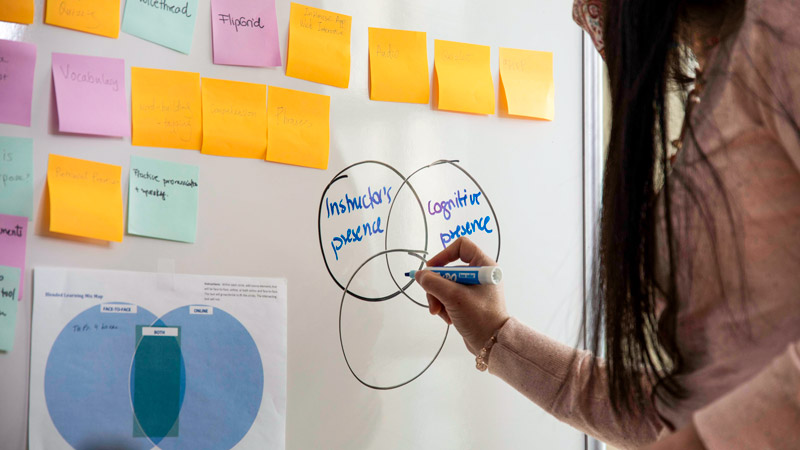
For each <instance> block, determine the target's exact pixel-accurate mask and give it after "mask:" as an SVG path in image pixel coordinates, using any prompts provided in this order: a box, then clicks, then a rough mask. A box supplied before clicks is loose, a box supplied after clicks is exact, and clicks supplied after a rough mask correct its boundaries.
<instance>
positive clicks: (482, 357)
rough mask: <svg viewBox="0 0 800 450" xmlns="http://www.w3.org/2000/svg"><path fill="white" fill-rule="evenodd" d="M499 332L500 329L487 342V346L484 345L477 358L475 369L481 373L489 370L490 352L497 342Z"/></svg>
mask: <svg viewBox="0 0 800 450" xmlns="http://www.w3.org/2000/svg"><path fill="white" fill-rule="evenodd" d="M499 332H500V330H499V329H498V330H497V331H495V332H494V334H493V335H492V337H491V338H489V340H488V341H487V342H486V345H484V346H483V348H482V349H481V351H479V352H478V354H477V355H476V356H475V368H476V369H478V370H480V371H481V372H486V369H488V368H489V350H491V349H492V346H494V344H495V343H496V342H497V333H499Z"/></svg>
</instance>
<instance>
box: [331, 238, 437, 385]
mask: <svg viewBox="0 0 800 450" xmlns="http://www.w3.org/2000/svg"><path fill="white" fill-rule="evenodd" d="M391 253H406V254H408V255H411V256H415V257H417V258H419V259H420V261H421V262H422V263H423V264H424V263H425V259H424V258H423V257H422V256H421V255H424V254H425V252H424V251H420V250H408V249H392V250H384V251H381V252H378V253H376V254H374V255H372V256H371V257H370V258H368V259H367V260H366V261H364V262H363V263H362V264H361V265H360V266H358V268H357V269H356V270H355V272H354V273H353V275H352V276H351V277H350V280H349V281H348V282H347V285H346V286H345V287H344V292H342V300H341V303H340V304H339V345H340V346H341V348H342V355H343V356H344V361H345V364H347V368H348V369H349V370H350V373H351V374H353V376H354V377H355V378H356V380H358V382H359V383H361V384H363V385H364V386H366V387H368V388H371V389H376V390H390V389H396V388H399V387H401V386H405V385H406V384H408V383H411V382H412V381H414V380H416V379H417V378H419V377H420V376H421V375H422V374H423V373H425V371H427V370H428V368H430V367H431V365H433V362H434V361H436V358H438V357H439V354H440V353H441V352H442V348H444V344H445V342H447V335H448V334H449V333H450V325H446V328H445V332H444V337H443V338H442V343H441V344H440V345H439V348H438V349H437V350H436V354H435V355H434V356H433V358H432V359H431V360H430V362H429V363H428V364H427V365H426V366H425V367H424V368H423V369H422V370H421V371H420V372H419V373H417V374H416V375H414V376H413V377H411V378H409V379H408V380H405V381H403V382H401V383H397V384H393V385H388V386H378V385H375V384H371V383H368V382H366V381H364V380H363V379H361V377H359V376H358V374H356V372H355V370H354V369H353V367H352V366H351V364H350V360H348V359H347V351H346V350H345V348H344V340H343V339H342V310H343V309H344V300H345V298H346V297H347V294H348V292H349V291H348V289H349V286H350V283H352V281H353V279H354V278H355V277H356V275H357V274H358V272H359V271H360V270H361V269H362V268H363V267H364V266H366V265H367V264H368V263H369V262H370V261H372V260H373V259H375V258H378V257H380V256H386V255H388V254H391ZM350 295H352V294H350ZM353 297H355V295H353ZM415 303H416V302H415ZM420 306H425V305H420ZM425 307H427V306H425ZM420 314H425V311H420Z"/></svg>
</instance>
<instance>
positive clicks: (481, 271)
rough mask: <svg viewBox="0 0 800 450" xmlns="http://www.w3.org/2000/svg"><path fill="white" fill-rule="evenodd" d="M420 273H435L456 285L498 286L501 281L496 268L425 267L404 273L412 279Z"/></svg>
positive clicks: (499, 271)
mask: <svg viewBox="0 0 800 450" xmlns="http://www.w3.org/2000/svg"><path fill="white" fill-rule="evenodd" d="M420 271H423V272H424V271H429V272H434V273H437V274H439V275H440V276H441V277H442V278H445V279H447V280H450V281H455V282H456V283H458V284H498V283H500V281H502V280H503V271H502V270H501V269H500V268H499V267H497V266H484V267H480V266H452V267H426V268H424V269H421V270H412V271H410V272H406V276H407V277H410V278H414V275H416V273H417V272H420Z"/></svg>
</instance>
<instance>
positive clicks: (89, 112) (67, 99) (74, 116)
mask: <svg viewBox="0 0 800 450" xmlns="http://www.w3.org/2000/svg"><path fill="white" fill-rule="evenodd" d="M53 83H54V84H55V88H56V89H55V90H56V107H57V108H56V109H57V110H58V129H59V131H62V132H67V133H82V134H97V135H102V136H130V120H129V119H128V106H127V102H126V99H125V97H126V94H125V61H123V60H121V59H117V58H102V57H99V56H84V55H71V54H68V53H53Z"/></svg>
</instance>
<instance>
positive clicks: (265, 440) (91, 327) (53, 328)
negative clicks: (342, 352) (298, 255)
mask: <svg viewBox="0 0 800 450" xmlns="http://www.w3.org/2000/svg"><path fill="white" fill-rule="evenodd" d="M34 275H35V276H34V279H35V281H34V289H33V290H34V296H33V297H34V298H33V321H32V327H31V360H30V361H31V371H30V379H31V383H30V386H31V390H30V408H29V422H28V423H29V427H30V434H29V435H30V441H29V447H30V449H31V450H60V449H73V448H74V449H81V448H97V449H100V448H102V449H107V448H115V449H128V450H133V449H137V450H138V449H142V450H145V449H152V448H161V449H192V450H228V449H231V448H237V449H241V450H248V449H259V450H260V449H264V448H284V446H285V429H286V282H285V280H282V279H274V278H244V277H216V276H199V275H180V274H169V275H167V274H156V273H139V272H122V271H105V270H80V269H58V268H35V269H34ZM76 405H78V406H76Z"/></svg>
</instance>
